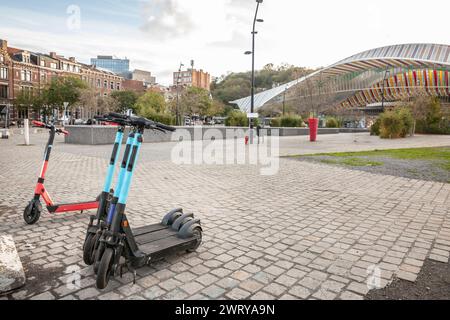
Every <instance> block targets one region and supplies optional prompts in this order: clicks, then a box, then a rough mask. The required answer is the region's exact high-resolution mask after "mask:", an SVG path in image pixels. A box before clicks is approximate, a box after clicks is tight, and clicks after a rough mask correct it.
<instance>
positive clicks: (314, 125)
mask: <svg viewBox="0 0 450 320" xmlns="http://www.w3.org/2000/svg"><path fill="white" fill-rule="evenodd" d="M318 131H319V119H317V118H310V119H309V138H310V141H311V142H316V141H317V132H318Z"/></svg>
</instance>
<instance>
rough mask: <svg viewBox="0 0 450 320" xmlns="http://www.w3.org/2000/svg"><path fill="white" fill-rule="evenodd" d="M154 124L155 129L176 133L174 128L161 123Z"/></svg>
mask: <svg viewBox="0 0 450 320" xmlns="http://www.w3.org/2000/svg"><path fill="white" fill-rule="evenodd" d="M155 124H156V127H157V128H158V129H162V130H164V131H170V132H175V131H177V129H176V128H174V127H171V126H168V125H165V124H162V123H159V122H155Z"/></svg>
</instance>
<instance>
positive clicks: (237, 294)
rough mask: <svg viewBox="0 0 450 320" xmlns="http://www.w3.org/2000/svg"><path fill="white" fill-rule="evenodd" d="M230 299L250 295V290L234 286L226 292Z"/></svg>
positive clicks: (238, 298) (242, 298) (240, 298)
mask: <svg viewBox="0 0 450 320" xmlns="http://www.w3.org/2000/svg"><path fill="white" fill-rule="evenodd" d="M226 296H227V297H228V298H229V299H231V300H245V299H247V298H248V297H249V296H250V292H248V291H245V290H242V289H240V288H234V289H233V290H231V291H230V292H228V293H227V294H226Z"/></svg>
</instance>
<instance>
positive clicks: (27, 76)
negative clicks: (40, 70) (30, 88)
mask: <svg viewBox="0 0 450 320" xmlns="http://www.w3.org/2000/svg"><path fill="white" fill-rule="evenodd" d="M20 80H22V81H28V82H31V71H27V70H22V71H21V72H20Z"/></svg>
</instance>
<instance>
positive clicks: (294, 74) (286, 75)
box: [211, 63, 312, 104]
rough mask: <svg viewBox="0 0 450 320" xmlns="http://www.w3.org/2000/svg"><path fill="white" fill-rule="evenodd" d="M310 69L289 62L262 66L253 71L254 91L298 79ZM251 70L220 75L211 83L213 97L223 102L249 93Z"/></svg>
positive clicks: (227, 102) (309, 71)
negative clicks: (260, 68)
mask: <svg viewBox="0 0 450 320" xmlns="http://www.w3.org/2000/svg"><path fill="white" fill-rule="evenodd" d="M311 72H312V70H310V69H306V68H300V67H295V66H292V65H289V64H282V65H281V66H278V67H276V66H274V65H273V64H272V63H269V64H267V65H266V66H264V68H263V69H262V70H259V71H256V73H255V87H256V92H261V91H263V90H266V89H271V88H273V87H274V86H277V85H281V84H283V83H287V82H289V81H293V80H295V79H298V78H299V77H300V76H301V75H307V74H309V73H311ZM250 89H251V72H242V73H231V74H229V75H227V76H222V77H221V79H220V81H219V80H216V81H215V82H213V83H212V84H211V93H212V96H213V98H214V99H218V100H220V101H222V102H223V103H225V104H229V102H230V101H234V100H237V99H240V98H243V97H246V96H249V95H250Z"/></svg>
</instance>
